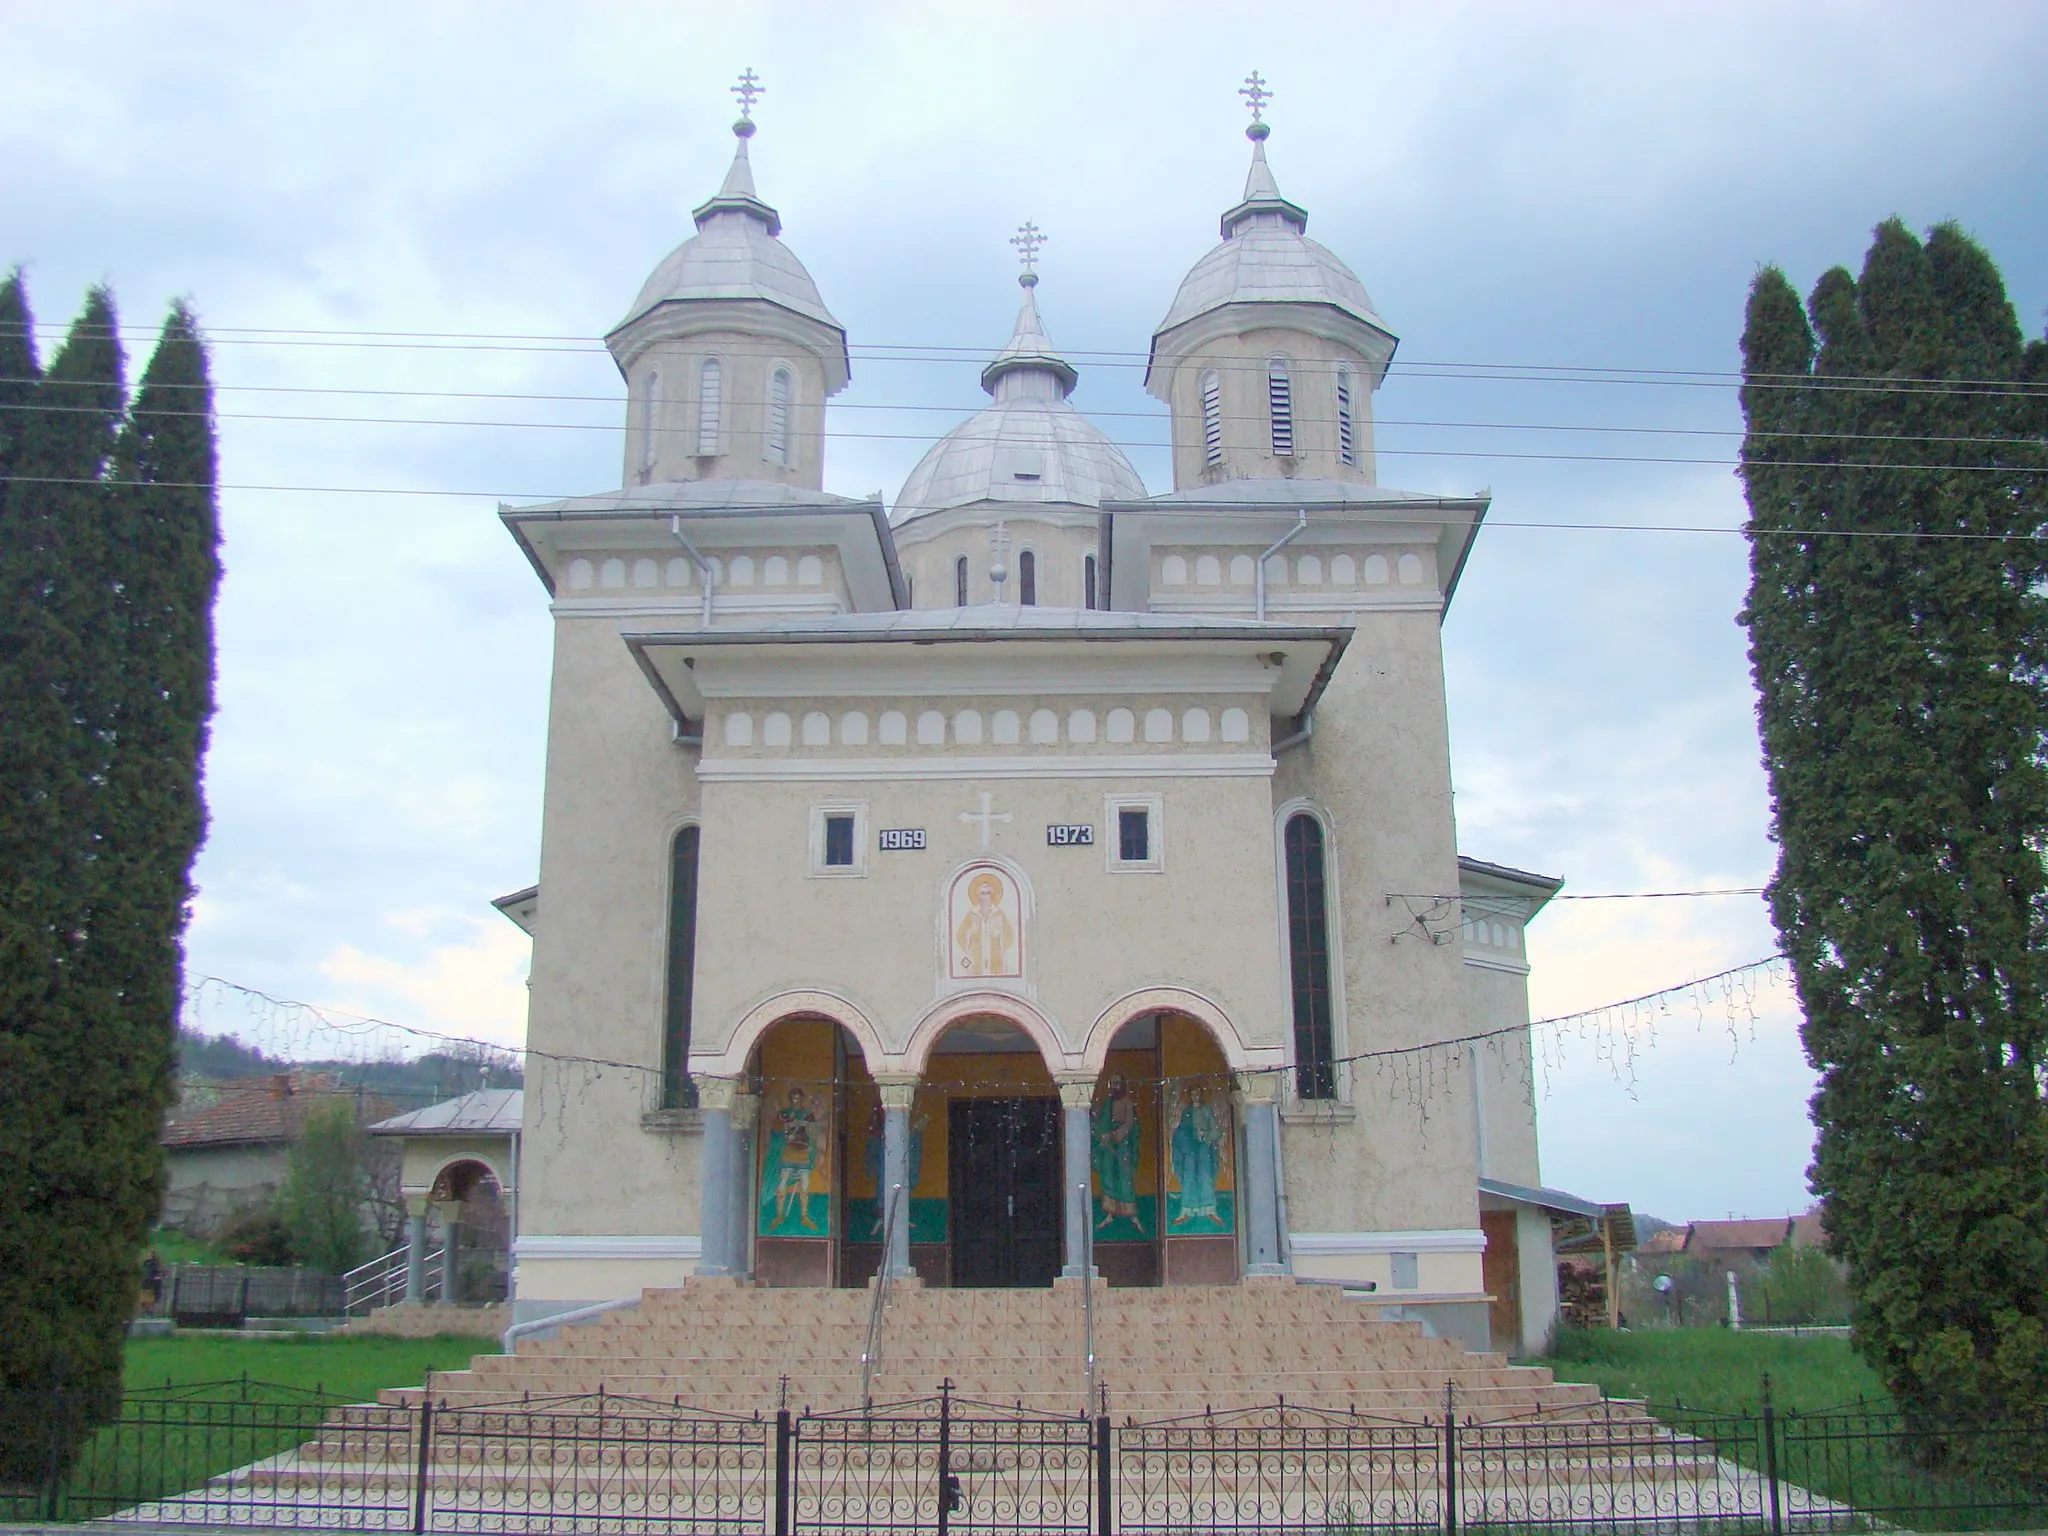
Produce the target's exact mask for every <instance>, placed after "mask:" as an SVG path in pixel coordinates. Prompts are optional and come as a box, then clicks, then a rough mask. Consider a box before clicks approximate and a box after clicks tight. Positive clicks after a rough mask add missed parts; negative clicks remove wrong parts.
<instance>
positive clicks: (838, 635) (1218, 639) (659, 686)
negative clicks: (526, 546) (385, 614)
mask: <svg viewBox="0 0 2048 1536" xmlns="http://www.w3.org/2000/svg"><path fill="white" fill-rule="evenodd" d="M1351 636H1352V629H1351V626H1350V625H1311V626H1303V625H1293V624H1263V625H1261V624H1245V625H1237V626H1231V627H1228V628H1226V627H1223V626H1198V625H1185V626H1183V625H1171V626H1160V627H1158V628H1146V629H1120V630H1097V631H1094V632H1090V631H1087V630H1025V631H1019V630H1015V629H1009V628H990V629H980V630H971V629H969V630H963V629H928V630H917V629H905V630H898V631H893V632H888V633H874V632H870V631H864V630H858V629H846V630H831V629H822V628H821V629H815V630H802V631H796V632H790V631H781V630H662V631H657V632H644V631H643V632H628V633H626V634H623V635H621V636H620V639H622V640H623V641H624V642H625V644H626V648H627V649H628V650H629V651H631V652H632V655H633V660H634V662H635V663H636V664H637V665H638V666H639V668H640V671H641V673H642V675H643V676H645V677H646V679H647V681H648V683H649V684H650V685H651V686H652V687H653V689H654V691H655V693H656V694H657V695H658V696H659V697H660V699H661V701H662V703H663V705H665V706H666V707H667V709H668V712H669V714H670V715H671V716H672V717H673V718H674V719H675V721H676V722H677V723H678V724H679V725H682V726H685V727H688V726H692V725H694V724H696V723H697V722H698V721H699V720H701V719H702V712H701V711H700V712H699V713H698V714H696V715H692V714H690V713H689V711H688V709H687V708H686V706H685V705H684V704H683V702H682V700H681V699H679V698H678V697H677V696H676V693H675V691H674V690H673V689H672V688H671V687H670V685H669V683H668V680H667V679H666V678H664V677H663V676H662V674H661V669H660V668H659V667H658V666H657V665H656V663H655V661H654V658H653V657H652V656H651V655H650V654H649V653H650V652H651V651H654V650H657V649H663V650H665V649H672V648H675V647H678V646H688V647H690V648H692V649H704V648H707V647H719V648H723V647H727V646H735V647H738V646H771V645H918V646H934V645H991V644H1001V643H1003V642H1013V643H1023V644H1041V645H1042V644H1072V643H1074V642H1077V641H1078V642H1081V643H1084V644H1104V643H1109V642H1117V641H1124V642H1128V641H1141V642H1164V643H1169V644H1188V643H1198V644H1209V643H1231V644H1237V645H1242V644H1245V643H1246V642H1262V641H1263V642H1292V643H1295V644H1316V643H1321V644H1323V645H1324V646H1326V647H1327V649H1326V650H1325V651H1324V653H1323V660H1322V662H1321V664H1320V665H1319V666H1318V667H1317V668H1316V671H1315V675H1314V676H1313V677H1312V678H1311V679H1310V680H1309V685H1308V688H1307V690H1306V691H1305V693H1304V694H1303V697H1302V703H1301V706H1300V708H1299V709H1298V710H1297V711H1296V712H1295V714H1294V718H1295V719H1297V720H1298V719H1300V717H1301V716H1302V715H1305V714H1307V713H1308V712H1309V711H1311V710H1313V709H1314V708H1315V706H1316V703H1317V701H1318V700H1320V699H1321V698H1322V695H1323V690H1324V689H1325V688H1327V687H1328V686H1329V681H1330V678H1331V677H1332V676H1333V675H1335V673H1336V670H1337V663H1338V661H1339V659H1340V658H1341V657H1342V656H1343V654H1344V649H1345V647H1346V646H1348V645H1349V644H1350V643H1351Z"/></svg>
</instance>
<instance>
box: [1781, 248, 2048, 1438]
mask: <svg viewBox="0 0 2048 1536" xmlns="http://www.w3.org/2000/svg"><path fill="white" fill-rule="evenodd" d="M1742 345H1743V365H1744V385H1743V391H1742V403H1743V411H1744V415H1745V419H1746V423H1747V427H1748V432H1747V436H1746V438H1745V441H1744V444H1743V475H1744V479H1745V481H1746V484H1747V489H1748V497H1749V509H1750V520H1749V524H1748V530H1749V534H1750V559H1751V585H1750V592H1749V599H1748V604H1747V607H1746V610H1745V612H1744V614H1743V620H1744V622H1745V623H1746V624H1747V625H1748V628H1749V636H1750V657H1751V663H1752V667H1753V670H1754V674H1755V680H1756V687H1757V693H1758V707H1757V715H1758V721H1759V724H1760V727H1761V736H1762V742H1763V751H1764V762H1765V766H1766V768H1767V770H1768V773H1769V778H1770V788H1771V797H1772V811H1773V835H1774V837H1775V839H1776V841H1777V843H1778V849H1779V853H1778V868H1777V872H1776V875H1775V877H1774V878H1773V880H1772V882H1771V885H1770V889H1769V899H1770V904H1771V913H1772V917H1773V920H1774V921H1775V923H1776V925H1777V928H1778V931H1779V935H1780V939H1781V943H1782V945H1783V948H1784V952H1785V954H1786V955H1787V957H1788V958H1789V959H1790V961H1791V964H1792V970H1793V975H1794V979H1795V984H1796V986H1797V988H1798V993H1799V998H1800V1002H1801V1005H1802V1007H1803V1010H1804V1014H1805V1024H1804V1039H1805V1044H1806V1050H1807V1055H1808V1057H1809V1059H1810V1060H1811V1061H1812V1063H1813V1065H1814V1067H1815V1068H1816V1069H1817V1070H1818V1072H1819V1074H1820V1087H1819V1090H1818V1091H1817V1093H1816V1095H1815V1097H1814V1101H1813V1116H1814V1121H1815V1124H1816V1126H1817V1127H1818V1130H1819V1140H1818V1148H1817V1151H1816V1154H1815V1161H1814V1165H1813V1168H1812V1170H1811V1174H1812V1180H1813V1187H1814V1189H1815V1191H1816V1193H1818V1194H1819V1195H1820V1196H1821V1199H1822V1202H1823V1209H1824V1211H1825V1216H1826V1223H1827V1230H1828V1235H1829V1242H1830V1245H1831V1247H1832V1248H1833V1249H1834V1251H1835V1252H1836V1254H1837V1255H1838V1256H1839V1257H1841V1258H1842V1259H1843V1260H1844V1261H1845V1262H1846V1264H1847V1266H1848V1271H1849V1277H1850V1284H1851V1288H1852V1290H1853V1292H1854V1294H1855V1298H1856V1306H1855V1325H1854V1326H1855V1339H1856V1343H1857V1346H1858V1348H1859V1349H1860V1350H1861V1351H1862V1352H1863V1354H1864V1355H1865V1356H1866V1358H1868V1359H1869V1360H1870V1361H1871V1363H1872V1364H1873V1366H1875V1368H1876V1369H1877V1371H1878V1372H1879V1374H1880V1375H1881V1376H1882V1378H1883V1379H1884V1381H1885V1383H1886V1385H1887V1386H1888V1387H1889V1388H1890V1389H1891V1391H1892V1393H1893V1395H1894V1396H1895V1397H1896V1399H1897V1400H1898V1401H1899V1403H1900V1404H1901V1406H1902V1407H1903V1408H1904V1409H1905V1410H1906V1411H1907V1413H1908V1414H1909V1415H1910V1416H1911V1417H1912V1419H1913V1421H1914V1423H1915V1424H1916V1426H1917V1427H1918V1429H1919V1430H1920V1431H1921V1432H1922V1434H1923V1435H1925V1436H1927V1437H1928V1438H1927V1441H1926V1444H1927V1445H1928V1446H1929V1447H1930V1448H1931V1449H1932V1450H1935V1451H1937V1452H1940V1451H1948V1452H1956V1453H1960V1448H1961V1447H1964V1446H1966V1445H1968V1444H1970V1443H1971V1442H1969V1441H1968V1440H1967V1439H1958V1440H1955V1441H1953V1442H1950V1441H1948V1440H1946V1439H1945V1438H1943V1436H1942V1433H1941V1431H1942V1427H1943V1426H1945V1425H1948V1424H1952V1423H1963V1424H1971V1423H1977V1424H1982V1423H1991V1422H2011V1421H2013V1420H2015V1419H2021V1420H2029V1421H2031V1422H2033V1423H2034V1424H2036V1425H2041V1426H2048V1407H2044V1405H2048V1331H2044V1323H2048V1109H2044V1104H2043V1090H2044V1083H2048V876H2044V869H2043V862H2042V859H2043V853H2044V850H2048V772H2044V746H2043V743H2044V739H2048V600H2044V597H2043V590H2044V581H2048V542H2043V538H2042V536H2043V535H2044V533H2048V476H2044V475H2043V474H2042V473H2041V471H2042V470H2043V469H2044V468H2048V453H2044V452H2043V448H2042V443H2043V427H2044V424H2048V411H2044V406H2048V399H2044V396H2043V393H2042V391H2041V389H2040V387H2039V386H2040V382H2041V381H2043V380H2044V379H2048V348H2044V347H2043V346H2042V344H2040V343H2038V342H2037V343H2034V344H2033V345H2031V346H2028V345H2027V344H2025V343H2024V342H2023V340H2022V336H2021V332H2020V329H2019V326H2018V323H2017V321H2016V320H2015V318H2014V315H2013V311H2012V308H2011V305H2010V304H2009V303H2008V302H2007V300H2006V296H2005V290H2004V285H2003V283H2002V281H2001V280H2000V277H1999V274H1998V271H1997V269H1996V268H1995V267H1994V266H1993V264H1992V262H1991V261H1990V259H1989V257H1988V256H1987V255H1986V254H1985V253H1984V252H1983V251H1982V250H1981V249H1980V248H1979V247H1978V246H1977V245H1975V244H1974V243H1973V242H1972V241H1971V240H1970V239H1969V238H1968V237H1967V236H1965V235H1964V234H1963V233H1962V232H1961V231H1960V230H1958V229H1956V228H1954V227H1953V226H1948V225H1944V226H1941V227H1939V228H1937V229H1935V230H1933V231H1932V232H1931V233H1930V235H1929V237H1928V239H1927V240H1926V242H1925V243H1924V244H1923V243H1922V242H1921V241H1920V240H1919V239H1917V238H1916V237H1915V236H1914V235H1913V234H1912V233H1911V232H1910V231H1909V230H1907V229H1906V228H1905V227H1904V226H1903V225H1902V224H1900V223H1899V222H1897V221H1896V220H1893V221H1890V222H1887V223H1885V224H1883V225H1881V226H1879V228H1878V229H1877V231H1876V234H1875V239H1874V242H1873V244H1872V245H1871V248H1870V251H1869V253H1868V256H1867V258H1866V260H1865V263H1864V267H1863V272H1862V275H1861V276H1860V278H1858V277H1852V276H1851V275H1850V274H1849V273H1848V272H1847V271H1844V270H1842V269H1839V268H1838V269H1836V270H1833V271H1831V272H1829V273H1827V274H1826V275H1825V276H1823V277H1822V278H1821V279H1820V281H1819V283H1818V284H1817V285H1816V286H1815V288H1814V290H1813V293H1812V295H1811V297H1810V299H1809V300H1808V302H1807V304H1806V305H1805V306H1803V307H1802V305H1801V304H1800V301H1799V298H1798V296H1797V294H1796V293H1795V292H1794V290H1793V289H1792V287H1791V285H1790V284H1789V283H1788V282H1787V281H1786V279H1785V277H1784V275H1783V273H1781V272H1779V271H1778V270H1777V269H1775V268H1769V269H1766V270H1765V271H1763V272H1762V273H1760V274H1759V275H1758V277H1757V279H1756V281H1755V284H1754V285H1753V287H1752V289H1751V292H1750V297H1749V307H1748V315H1747V324H1746V326H1745V330H1744V334H1743V342H1742Z"/></svg>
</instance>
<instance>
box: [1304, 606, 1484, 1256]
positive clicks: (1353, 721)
mask: <svg viewBox="0 0 2048 1536" xmlns="http://www.w3.org/2000/svg"><path fill="white" fill-rule="evenodd" d="M1273 793H1274V799H1275V804H1276V806H1280V805H1284V804H1286V803H1287V802H1289V801H1292V800H1295V799H1297V798H1300V799H1305V800H1307V801H1309V802H1311V803H1313V804H1314V805H1315V806H1316V807H1318V808H1319V809H1320V810H1321V811H1322V812H1323V814H1324V816H1325V818H1326V820H1327V824H1328V826H1329V829H1330V830H1329V837H1328V841H1327V846H1326V852H1327V856H1328V859H1329V862H1330V865H1331V867H1332V868H1333V869H1334V872H1335V878H1336V881H1337V885H1338V890H1339V893H1340V897H1341V910H1340V912H1339V913H1338V920H1337V922H1336V924H1335V925H1334V926H1333V931H1332V936H1333V942H1334V943H1335V945H1336V946H1337V947H1338V953H1337V954H1336V955H1335V956H1334V957H1333V969H1336V970H1337V971H1338V972H1339V973H1340V974H1341V978H1342V994H1343V1013H1342V1017H1341V1019H1340V1024H1339V1034H1338V1046H1337V1049H1338V1054H1339V1056H1344V1055H1348V1054H1352V1053H1359V1052H1366V1051H1373V1050H1384V1049H1387V1048H1392V1047H1405V1046H1415V1045H1421V1044H1425V1043H1427V1042H1431V1041H1438V1040H1448V1039H1454V1038H1456V1037H1458V1036H1461V1035H1463V1034H1465V1033H1467V1032H1468V1018H1469V1015H1468V1008H1469V998H1468V993H1467V984H1466V980H1465V976H1464V966H1463V964H1462V955H1461V950H1460V947H1459V944H1458V935H1457V922H1458V919H1457V904H1456V901H1455V900H1451V901H1449V902H1447V903H1445V904H1444V905H1443V906H1441V907H1439V906H1438V905H1437V904H1436V903H1435V902H1434V901H1421V902H1418V901H1415V900H1414V899H1413V898H1415V897H1418V896H1420V897H1431V898H1434V897H1444V896H1448V897H1451V898H1455V896H1456V894H1457V892H1458V868H1457V857H1456V838H1455V828H1454V826H1453V822H1452V808H1451V795H1450V760H1449V742H1448V728H1447V721H1446V716H1445V710H1444V690H1443V672H1442V653H1441V650H1440V646H1439V638H1438V629H1437V619H1436V616H1435V614H1433V613H1426V612H1406V613H1398V612H1397V613H1365V614H1361V615H1360V616H1359V619H1358V627H1357V631H1356V634H1355V636H1354V638H1353V640H1352V643H1351V646H1350V648H1349V649H1348V650H1347V651H1346V653H1345V655H1344V659H1343V661H1342V663H1341V664H1340V666H1339V667H1338V670H1337V673H1336V675H1335V676H1334V677H1333V678H1332V679H1331V681H1330V685H1329V688H1328V690H1327V691H1326V693H1325V694H1324V698H1323V702H1322V704H1321V705H1320V707H1319V708H1318V710H1317V715H1316V731H1315V735H1314V737H1313V738H1312V739H1311V741H1310V742H1308V743H1307V744H1306V745H1304V746H1301V747H1297V748H1294V749H1291V750H1290V751H1288V752H1287V753H1285V754H1283V755H1282V757H1281V758H1280V766H1279V770H1278V772H1277V774H1276V776H1275V778H1274V782H1273ZM1390 896H1392V897H1394V899H1393V900H1392V901H1391V902H1390V900H1389V898H1390ZM1439 939H1440V940H1441V942H1438V941H1437V940H1439ZM1343 1076H1344V1077H1346V1078H1348V1081H1340V1097H1343V1096H1348V1102H1339V1103H1338V1104H1336V1105H1333V1106H1318V1105H1306V1104H1304V1105H1299V1106H1291V1107H1289V1108H1287V1109H1286V1110H1284V1113H1285V1115H1286V1124H1285V1129H1284V1133H1283V1139H1284V1144H1285V1155H1286V1159H1287V1197H1288V1205H1289V1225H1290V1227H1291V1228H1292V1229H1293V1230H1294V1231H1296V1232H1316V1231H1375V1230H1383V1229H1411V1228H1412V1229H1470V1228H1474V1227H1477V1225H1478V1205H1477V1186H1476V1180H1477V1177H1478V1173H1477V1168H1476V1160H1475V1156H1474V1141H1475V1137H1474V1131H1473V1121H1472V1094H1471V1086H1470V1081H1469V1077H1468V1075H1467V1069H1466V1068H1465V1066H1464V1064H1463V1062H1462V1060H1461V1059H1460V1058H1459V1057H1458V1055H1457V1053H1456V1052H1454V1051H1427V1052H1421V1053H1417V1054H1414V1055H1408V1056H1400V1057H1393V1058H1389V1059H1386V1060H1383V1061H1379V1062H1370V1063H1361V1064H1360V1065H1358V1066H1357V1067H1355V1068H1353V1069H1350V1070H1349V1071H1348V1073H1346V1074H1343ZM1298 1264H1299V1260H1297V1265H1298ZM1474 1279H1475V1287H1474V1288H1476V1271H1475V1275H1474Z"/></svg>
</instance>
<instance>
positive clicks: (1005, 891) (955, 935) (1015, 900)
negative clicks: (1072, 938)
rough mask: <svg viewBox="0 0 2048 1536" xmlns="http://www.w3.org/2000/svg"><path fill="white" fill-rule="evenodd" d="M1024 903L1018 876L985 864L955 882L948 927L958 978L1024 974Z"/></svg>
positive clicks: (949, 905)
mask: <svg viewBox="0 0 2048 1536" xmlns="http://www.w3.org/2000/svg"><path fill="white" fill-rule="evenodd" d="M1022 908H1023V903H1022V901H1021V899H1020V898H1019V895H1018V891H1017V882H1016V881H1015V880H1013V879H1011V878H1010V876H1009V875H1008V874H1007V873H1006V872H1004V871H1003V870H1000V869H993V868H990V867H988V866H987V865H982V866H978V867H976V868H974V869H970V870H966V871H964V872H963V873H962V874H961V875H960V877H959V878H958V879H957V880H955V881H954V882H953V894H952V899H951V901H950V902H949V903H948V911H947V927H948V931H949V938H950V948H951V950H952V966H951V970H950V973H951V975H952V976H954V977H955V978H956V979H964V978H970V977H979V976H1022V975H1023V974H1024V955H1023V949H1024V933H1023V916H1022Z"/></svg>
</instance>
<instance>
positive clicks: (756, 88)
mask: <svg viewBox="0 0 2048 1536" xmlns="http://www.w3.org/2000/svg"><path fill="white" fill-rule="evenodd" d="M726 89H727V90H729V91H731V92H732V93H733V95H735V96H737V97H739V99H740V120H741V121H742V122H752V121H753V120H754V98H755V97H757V96H765V95H767V94H768V87H767V86H765V85H763V84H762V83H761V77H760V76H759V75H757V74H755V73H754V66H753V65H751V64H749V65H748V66H747V67H746V68H745V69H744V70H742V71H741V72H740V83H739V84H738V85H731V86H727V87H726Z"/></svg>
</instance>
